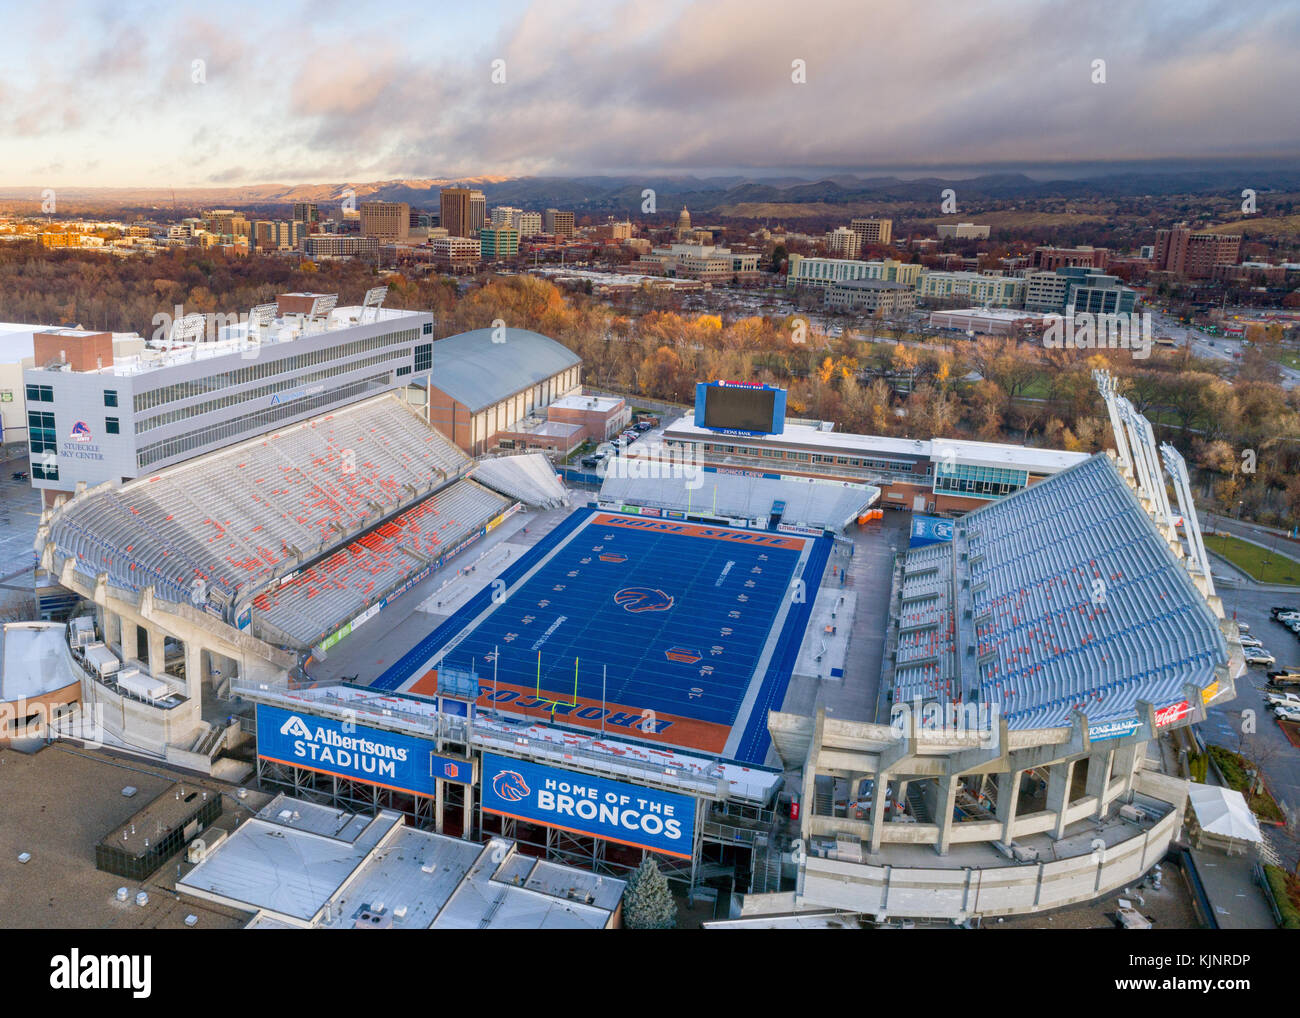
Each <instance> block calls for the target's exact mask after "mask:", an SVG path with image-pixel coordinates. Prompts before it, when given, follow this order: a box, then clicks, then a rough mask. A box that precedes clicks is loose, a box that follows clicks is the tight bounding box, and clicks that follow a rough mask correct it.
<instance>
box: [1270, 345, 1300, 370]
mask: <svg viewBox="0 0 1300 1018" xmlns="http://www.w3.org/2000/svg"><path fill="white" fill-rule="evenodd" d="M1272 357H1273V360H1275V361H1277V362H1278V363H1279V364H1282V365H1284V366H1286V367H1288V368H1293V369H1295V370H1297V371H1300V353H1297V352H1296V351H1295V350H1275V351H1273V353H1272Z"/></svg>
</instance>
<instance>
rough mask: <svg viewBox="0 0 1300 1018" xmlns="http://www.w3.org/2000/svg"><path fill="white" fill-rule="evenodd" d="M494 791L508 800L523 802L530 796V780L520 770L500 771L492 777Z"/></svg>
mask: <svg viewBox="0 0 1300 1018" xmlns="http://www.w3.org/2000/svg"><path fill="white" fill-rule="evenodd" d="M492 791H494V792H496V794H497V796H498V797H499V798H501V799H504V800H505V801H506V802H521V801H523V800H524V799H526V798H528V782H526V781H524V776H523V775H522V774H520V773H519V772H518V771H500V772H498V773H497V776H496V777H495V778H493V779H492Z"/></svg>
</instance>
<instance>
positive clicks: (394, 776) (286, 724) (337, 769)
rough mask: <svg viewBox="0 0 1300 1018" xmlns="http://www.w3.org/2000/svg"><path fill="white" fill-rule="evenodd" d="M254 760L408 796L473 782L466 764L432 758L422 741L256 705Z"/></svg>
mask: <svg viewBox="0 0 1300 1018" xmlns="http://www.w3.org/2000/svg"><path fill="white" fill-rule="evenodd" d="M257 755H258V756H259V757H260V758H262V759H263V760H270V761H272V762H273V763H281V764H286V765H288V766H290V767H302V768H304V769H306V770H311V771H317V772H318V773H321V774H333V775H336V776H338V777H340V778H347V779H349V780H351V781H360V782H363V783H365V784H368V785H379V786H380V787H381V788H391V789H393V790H394V791H398V792H410V793H411V794H412V795H433V794H434V792H435V790H436V787H437V786H436V784H435V782H436V781H438V780H443V781H455V782H458V783H460V784H466V785H467V784H471V783H472V782H473V767H472V765H471V763H470V761H469V760H466V759H464V758H462V757H457V756H452V755H448V754H445V753H435V752H434V751H433V743H432V742H429V741H428V740H426V739H417V738H415V737H414V736H411V735H403V734H401V733H400V732H386V731H382V730H380V729H378V728H370V727H368V726H366V725H357V724H346V723H344V722H342V721H336V720H335V719H333V718H325V717H319V716H317V715H314V714H298V713H295V712H293V711H287V710H283V709H282V708H279V707H269V706H267V705H266V704H261V703H259V704H258V705H257Z"/></svg>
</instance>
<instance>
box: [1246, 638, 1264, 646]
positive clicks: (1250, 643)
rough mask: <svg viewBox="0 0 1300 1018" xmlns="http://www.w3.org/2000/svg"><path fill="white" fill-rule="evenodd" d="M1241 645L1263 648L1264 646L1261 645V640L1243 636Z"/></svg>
mask: <svg viewBox="0 0 1300 1018" xmlns="http://www.w3.org/2000/svg"><path fill="white" fill-rule="evenodd" d="M1241 645H1242V646H1243V647H1262V646H1264V644H1263V643H1261V642H1260V641H1259V640H1256V639H1255V638H1254V637H1253V636H1243V637H1242V638H1241Z"/></svg>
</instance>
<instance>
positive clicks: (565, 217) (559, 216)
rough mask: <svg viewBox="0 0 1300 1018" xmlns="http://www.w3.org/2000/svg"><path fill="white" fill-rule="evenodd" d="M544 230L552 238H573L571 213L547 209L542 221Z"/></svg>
mask: <svg viewBox="0 0 1300 1018" xmlns="http://www.w3.org/2000/svg"><path fill="white" fill-rule="evenodd" d="M543 222H544V228H545V230H546V232H547V233H549V234H551V235H552V236H553V237H563V238H565V239H566V240H570V239H572V238H573V233H574V229H573V213H572V212H561V211H560V210H559V209H547V210H546V215H545V217H544V219H543Z"/></svg>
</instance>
